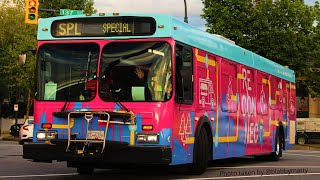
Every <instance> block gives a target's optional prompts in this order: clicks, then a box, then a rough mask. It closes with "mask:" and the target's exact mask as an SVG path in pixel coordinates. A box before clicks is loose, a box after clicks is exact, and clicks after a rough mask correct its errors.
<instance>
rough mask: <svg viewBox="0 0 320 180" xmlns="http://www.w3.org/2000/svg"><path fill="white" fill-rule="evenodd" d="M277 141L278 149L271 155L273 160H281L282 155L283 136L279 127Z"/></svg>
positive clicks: (270, 157)
mask: <svg viewBox="0 0 320 180" xmlns="http://www.w3.org/2000/svg"><path fill="white" fill-rule="evenodd" d="M275 139H276V141H275V146H276V151H275V152H272V153H271V154H270V155H269V158H268V159H269V160H271V161H279V159H280V157H281V156H282V149H283V137H282V135H281V134H280V133H279V129H277V132H276V138H275Z"/></svg>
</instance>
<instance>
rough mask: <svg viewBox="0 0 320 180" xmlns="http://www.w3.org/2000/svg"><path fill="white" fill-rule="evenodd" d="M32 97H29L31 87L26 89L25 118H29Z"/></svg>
mask: <svg viewBox="0 0 320 180" xmlns="http://www.w3.org/2000/svg"><path fill="white" fill-rule="evenodd" d="M31 100H32V98H31V89H28V100H27V109H26V119H28V118H29V114H30V108H31V104H32V101H31Z"/></svg>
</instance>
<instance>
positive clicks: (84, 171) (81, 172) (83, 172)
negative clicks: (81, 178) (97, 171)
mask: <svg viewBox="0 0 320 180" xmlns="http://www.w3.org/2000/svg"><path fill="white" fill-rule="evenodd" d="M93 171H94V168H87V167H77V172H78V174H79V175H91V174H93Z"/></svg>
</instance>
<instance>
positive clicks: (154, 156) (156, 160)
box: [23, 141, 172, 166]
mask: <svg viewBox="0 0 320 180" xmlns="http://www.w3.org/2000/svg"><path fill="white" fill-rule="evenodd" d="M66 149H67V143H58V144H44V143H30V144H24V145H23V158H24V159H32V160H34V161H35V162H52V160H57V161H68V163H69V162H70V164H71V165H70V166H73V165H72V163H78V162H86V163H90V162H92V163H95V164H97V163H98V162H101V164H155V165H168V164H170V163H171V157H172V151H171V147H170V146H131V145H128V143H123V142H114V141H107V143H106V148H105V151H104V152H103V153H101V152H97V153H83V154H78V153H76V152H75V151H73V150H71V151H69V152H66ZM68 166H69V165H68Z"/></svg>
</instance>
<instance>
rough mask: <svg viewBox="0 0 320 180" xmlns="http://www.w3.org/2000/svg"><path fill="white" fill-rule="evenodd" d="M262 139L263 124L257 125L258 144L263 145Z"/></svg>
mask: <svg viewBox="0 0 320 180" xmlns="http://www.w3.org/2000/svg"><path fill="white" fill-rule="evenodd" d="M263 139H264V124H263V123H259V134H258V144H263Z"/></svg>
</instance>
